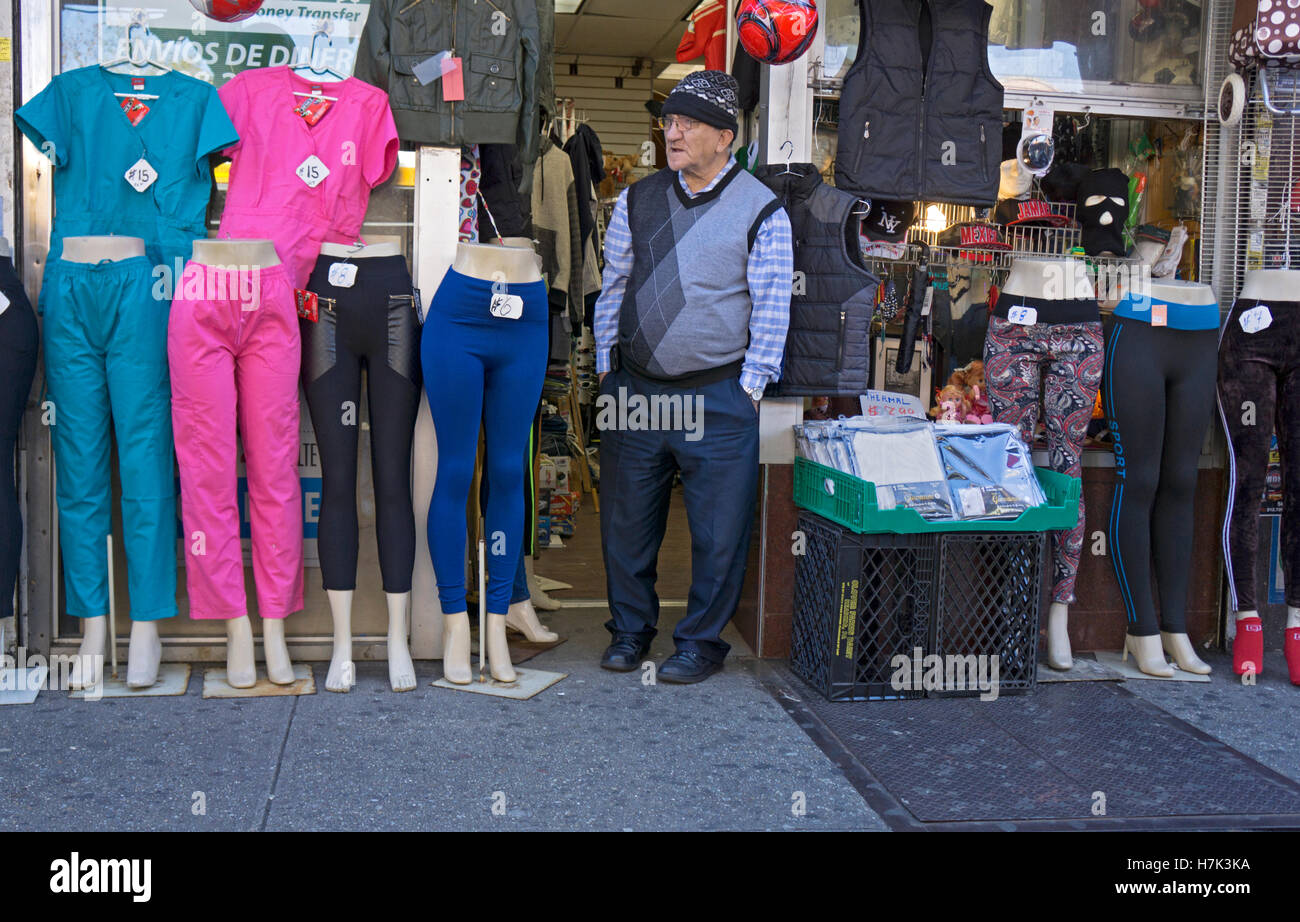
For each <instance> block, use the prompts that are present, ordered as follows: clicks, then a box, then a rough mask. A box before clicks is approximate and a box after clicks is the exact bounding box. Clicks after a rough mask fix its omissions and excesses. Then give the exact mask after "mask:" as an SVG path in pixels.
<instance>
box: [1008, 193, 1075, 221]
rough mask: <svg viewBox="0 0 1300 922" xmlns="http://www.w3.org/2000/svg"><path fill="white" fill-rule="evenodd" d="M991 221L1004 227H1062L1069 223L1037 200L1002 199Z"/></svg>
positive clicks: (1049, 206) (1053, 209)
mask: <svg viewBox="0 0 1300 922" xmlns="http://www.w3.org/2000/svg"><path fill="white" fill-rule="evenodd" d="M993 220H994V221H995V222H997V223H998V224H1002V225H1004V226H1012V225H1016V224H1026V225H1029V224H1042V225H1047V226H1050V227H1064V226H1065V225H1067V224H1069V223H1070V219H1069V218H1067V217H1066V216H1065V215H1063V214H1061V213H1060V212H1059V211H1057V210H1056V209H1055V208H1053V207H1052V206H1051V205H1049V204H1048V203H1047V202H1043V201H1039V200H1038V199H1011V198H1009V199H1003V200H1002V201H1000V202H998V207H997V208H995V209H994V211H993Z"/></svg>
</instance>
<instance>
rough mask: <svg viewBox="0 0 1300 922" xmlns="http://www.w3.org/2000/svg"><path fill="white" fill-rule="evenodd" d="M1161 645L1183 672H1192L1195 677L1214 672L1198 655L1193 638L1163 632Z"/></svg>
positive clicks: (1161, 633)
mask: <svg viewBox="0 0 1300 922" xmlns="http://www.w3.org/2000/svg"><path fill="white" fill-rule="evenodd" d="M1160 645H1161V646H1162V647H1164V650H1165V652H1166V653H1168V654H1169V655H1170V656H1171V657H1173V660H1174V662H1175V663H1176V664H1177V665H1178V668H1179V669H1181V670H1182V671H1183V672H1191V673H1194V674H1195V675H1209V674H1210V672H1211V671H1212V670H1211V669H1210V664H1209V663H1207V662H1205V661H1204V660H1202V659H1201V658H1200V657H1199V656H1197V655H1196V650H1195V648H1193V647H1192V641H1191V638H1190V637H1188V636H1187V635H1186V634H1171V633H1169V632H1168V631H1161V632H1160Z"/></svg>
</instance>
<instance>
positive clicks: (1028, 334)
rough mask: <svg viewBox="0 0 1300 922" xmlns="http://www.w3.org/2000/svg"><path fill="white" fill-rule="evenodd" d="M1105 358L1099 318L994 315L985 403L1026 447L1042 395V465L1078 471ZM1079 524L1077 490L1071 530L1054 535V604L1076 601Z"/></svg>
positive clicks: (986, 345)
mask: <svg viewBox="0 0 1300 922" xmlns="http://www.w3.org/2000/svg"><path fill="white" fill-rule="evenodd" d="M1104 359H1105V353H1104V346H1103V342H1102V335H1101V323H1100V322H1099V321H1091V322H1088V323H1036V324H1032V325H1029V326H1025V325H1022V324H1016V323H1011V322H1010V321H1008V320H1004V319H1002V318H1001V317H992V318H990V319H989V332H988V338H987V339H985V341H984V375H985V377H986V378H987V379H988V389H989V409H990V411H991V412H992V413H993V417H994V419H996V420H997V421H998V422H1000V423H1014V424H1015V425H1017V426H1019V427H1020V434H1021V437H1022V438H1024V440H1025V443H1026V444H1027V445H1030V446H1032V445H1033V444H1034V429H1035V427H1036V426H1037V423H1038V406H1039V402H1040V398H1041V402H1042V405H1043V408H1044V418H1043V422H1044V424H1045V425H1046V426H1047V455H1048V466H1049V467H1050V468H1051V469H1052V470H1054V471H1057V472H1058V473H1061V474H1068V475H1070V476H1071V477H1078V476H1080V475H1081V473H1082V469H1083V468H1082V464H1081V463H1080V458H1081V457H1082V454H1083V438H1084V435H1085V434H1086V433H1087V430H1088V421H1089V420H1090V419H1092V409H1093V405H1094V403H1095V402H1096V399H1097V386H1098V385H1099V384H1100V383H1101V370H1102V365H1103V364H1104ZM1083 524H1084V523H1083V494H1082V493H1080V495H1079V522H1078V524H1077V525H1075V526H1074V528H1072V529H1070V530H1069V531H1057V532H1053V533H1052V601H1053V602H1065V603H1067V604H1068V603H1070V602H1073V601H1074V580H1075V577H1076V576H1077V575H1078V572H1079V556H1080V554H1081V553H1082V551H1083Z"/></svg>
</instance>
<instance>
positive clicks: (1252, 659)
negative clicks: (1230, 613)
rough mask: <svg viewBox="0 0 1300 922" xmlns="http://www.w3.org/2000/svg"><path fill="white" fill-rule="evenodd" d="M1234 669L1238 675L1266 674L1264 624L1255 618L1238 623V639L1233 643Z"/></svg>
mask: <svg viewBox="0 0 1300 922" xmlns="http://www.w3.org/2000/svg"><path fill="white" fill-rule="evenodd" d="M1232 669H1233V671H1234V672H1236V673H1237V675H1245V674H1246V673H1248V672H1253V673H1255V675H1257V676H1259V675H1263V673H1264V623H1263V622H1262V621H1260V620H1259V618H1258V617H1255V618H1244V619H1241V620H1239V621H1238V622H1237V639H1236V640H1234V641H1233V642H1232Z"/></svg>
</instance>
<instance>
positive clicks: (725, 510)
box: [594, 70, 794, 683]
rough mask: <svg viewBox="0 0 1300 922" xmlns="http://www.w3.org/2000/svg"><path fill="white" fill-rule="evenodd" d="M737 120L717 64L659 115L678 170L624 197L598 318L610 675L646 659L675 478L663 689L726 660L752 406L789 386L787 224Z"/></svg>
mask: <svg viewBox="0 0 1300 922" xmlns="http://www.w3.org/2000/svg"><path fill="white" fill-rule="evenodd" d="M738 110H739V106H738V104H737V86H736V81H735V80H733V79H732V78H731V77H730V76H729V75H727V74H725V73H722V72H721V71H715V70H706V71H701V72H698V73H694V74H691V75H690V76H689V77H687V78H686V79H684V80H682V82H681V83H679V84H678V85H677V86H676V87H675V88H674V89H673V91H672V93H671V94H670V95H669V97H668V99H667V100H666V101H665V102H664V106H663V113H662V117H661V118H660V125H661V126H662V128H663V130H664V141H665V144H666V147H667V152H668V168H667V169H665V170H660V171H659V172H658V173H656V174H654V175H653V176H650V177H647V178H646V179H643V180H641V181H640V182H637V183H635V184H633V185H632V186H630V187H629V188H628V189H627V190H625V191H624V192H623V194H622V195H621V196H620V197H619V200H618V205H617V207H616V208H615V209H614V215H613V217H612V219H611V221H610V225H609V230H608V233H607V235H606V238H605V276H604V289H603V291H602V292H601V296H600V300H599V301H598V302H597V303H596V310H595V318H594V324H595V334H596V370H597V372H598V373H599V374H600V393H601V401H602V402H603V403H604V404H606V405H609V404H610V403H611V402H613V403H615V404H616V405H617V406H618V407H619V408H620V412H619V413H618V414H617V420H618V423H616V424H614V425H612V426H602V432H601V436H600V440H601V476H600V497H601V507H600V512H601V515H600V532H601V542H602V544H603V546H604V551H605V572H606V585H607V591H608V597H609V608H610V614H611V615H612V618H611V619H610V621H609V622H608V623H607V624H606V625H605V626H606V627H607V628H608V629H609V631H610V633H611V634H613V642H612V643H611V644H610V645H609V649H608V650H606V651H605V655H604V657H603V658H602V659H601V662H600V664H601V666H603V667H604V668H606V669H611V670H614V671H618V672H629V671H631V670H634V669H636V668H637V666H638V665H639V664H640V662H641V661H642V660H643V659H645V658H646V655H647V654H648V653H649V650H650V641H651V640H652V639H653V638H654V635H655V633H656V631H655V625H656V623H657V622H658V620H659V597H658V595H656V593H655V577H656V561H657V559H658V555H659V546H660V544H662V543H663V537H664V528H665V526H666V524H667V519H668V503H669V498H670V495H671V490H672V486H673V477H674V475H675V474H676V473H677V472H679V471H680V472H681V475H682V484H683V487H684V489H685V498H686V515H687V520H688V522H689V524H690V529H691V592H690V599H689V600H688V602H687V608H686V616H685V617H684V618H683V619H682V620H681V622H680V623H679V624H678V625H677V629H676V631H674V633H673V640H674V642H675V643H676V646H677V651H676V653H674V654H673V655H672V656H671V657H669V658H668V660H667V661H665V662H664V664H663V665H662V666H661V667H660V669H659V673H658V675H659V678H660V679H663V680H664V681H666V682H677V683H692V682H700V681H703V680H704V679H707V678H708V677H709V676H710V675H712V674H713V673H714V672H716V671H718V670H719V669H720V668H722V661H723V659H724V658H725V657H726V655H727V650H728V649H729V645H728V644H727V643H725V642H724V641H723V640H722V637H721V634H722V630H723V628H724V627H726V625H727V622H728V621H730V620H731V617H732V615H734V614H735V611H736V605H737V603H738V602H739V600H740V590H741V584H742V583H743V581H744V578H745V561H746V557H747V556H748V553H749V540H750V535H751V532H752V526H753V519H754V501H755V495H756V492H757V489H758V401H759V399H760V398H761V397H762V396H763V388H764V387H765V386H766V385H767V383H768V382H769V381H774V380H776V379H777V378H779V377H780V375H781V356H782V352H783V351H784V349H785V334H786V328H787V327H788V325H789V318H790V289H791V284H792V281H793V273H794V269H793V263H794V254H793V249H792V244H791V235H790V220H789V218H788V217H787V215H786V213H785V211H783V210H782V208H781V207H780V204H779V203H778V202H777V200H776V198H775V196H774V195H773V194H772V192H770V191H769V190H768V189H767V187H766V186H764V185H763V184H762V183H761V182H759V181H758V180H757V179H755V178H754V177H753V176H751V175H750V174H749V173H747V172H745V171H744V170H743V169H741V168H740V165H739V164H738V163H737V162H736V159H735V157H733V156H731V145H732V143H733V142H734V141H735V137H736V130H737V127H738V126H737V123H736V118H737V114H738ZM678 406H681V407H682V411H681V412H677V407H678ZM628 407H639V408H640V409H641V410H644V409H645V408H646V407H649V408H651V409H652V410H653V409H654V408H665V407H671V408H672V410H673V412H672V413H668V412H663V413H659V414H658V415H656V414H655V413H654V412H651V413H650V414H649V415H648V418H647V417H646V414H645V413H644V412H642V413H640V414H638V413H636V412H632V413H626V412H625V411H626V410H627V409H628ZM609 417H611V418H612V417H614V414H613V413H611V414H609Z"/></svg>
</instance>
